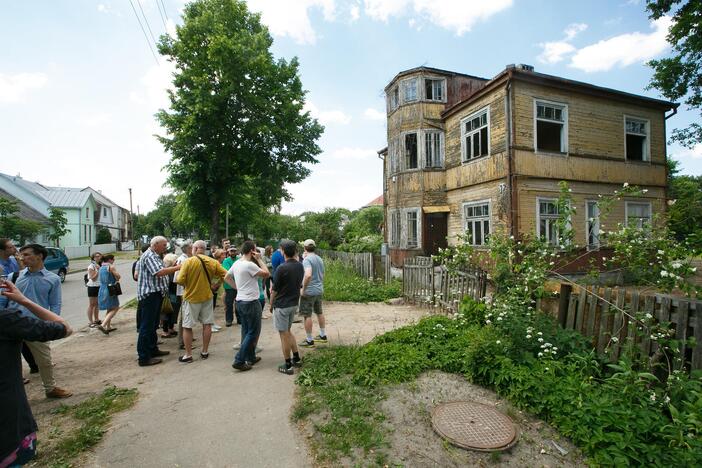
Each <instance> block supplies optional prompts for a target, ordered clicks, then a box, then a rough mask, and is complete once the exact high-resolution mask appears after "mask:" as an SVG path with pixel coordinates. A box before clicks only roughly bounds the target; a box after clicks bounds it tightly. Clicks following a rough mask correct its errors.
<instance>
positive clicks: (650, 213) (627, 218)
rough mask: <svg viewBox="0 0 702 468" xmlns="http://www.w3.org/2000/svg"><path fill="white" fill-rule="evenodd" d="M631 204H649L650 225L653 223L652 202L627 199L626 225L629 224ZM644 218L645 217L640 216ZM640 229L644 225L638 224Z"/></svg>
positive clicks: (625, 206)
mask: <svg viewBox="0 0 702 468" xmlns="http://www.w3.org/2000/svg"><path fill="white" fill-rule="evenodd" d="M631 205H644V206H648V224H649V226H650V225H651V224H652V223H653V206H652V205H651V202H642V201H627V202H624V224H625V226H627V227H628V226H629V206H631ZM639 219H643V218H639ZM638 227H639V229H642V228H643V226H638Z"/></svg>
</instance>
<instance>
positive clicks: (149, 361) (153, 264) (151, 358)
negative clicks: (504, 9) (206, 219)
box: [137, 236, 180, 366]
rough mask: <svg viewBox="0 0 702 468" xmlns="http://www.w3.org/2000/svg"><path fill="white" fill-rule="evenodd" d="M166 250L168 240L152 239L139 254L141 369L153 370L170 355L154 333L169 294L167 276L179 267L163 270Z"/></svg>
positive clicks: (139, 346)
mask: <svg viewBox="0 0 702 468" xmlns="http://www.w3.org/2000/svg"><path fill="white" fill-rule="evenodd" d="M167 246H168V240H167V239H166V238H165V237H163V236H156V237H154V238H153V239H151V247H149V248H148V249H147V250H146V252H144V253H143V254H141V257H140V258H139V263H138V265H137V270H138V271H139V280H138V282H137V298H138V299H139V302H140V303H141V305H142V310H141V313H142V316H141V322H140V323H139V338H138V340H137V352H138V353H139V365H140V366H153V365H155V364H159V363H160V362H161V361H162V360H161V359H160V358H159V356H165V355H167V354H169V352H168V351H161V350H160V349H158V346H157V344H156V343H157V342H158V337H157V335H156V329H157V328H158V320H159V316H160V314H161V303H162V302H163V297H164V296H165V295H166V294H168V275H170V274H171V273H174V272H176V271H178V270H180V265H175V266H172V267H168V268H166V267H164V266H163V259H162V258H161V257H162V255H163V254H164V253H166V249H167Z"/></svg>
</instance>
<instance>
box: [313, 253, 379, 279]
mask: <svg viewBox="0 0 702 468" xmlns="http://www.w3.org/2000/svg"><path fill="white" fill-rule="evenodd" d="M317 252H318V253H319V255H321V256H322V257H325V258H329V259H331V260H339V261H341V262H342V263H344V264H346V265H349V266H351V267H352V268H353V269H354V271H355V272H356V273H358V274H359V275H360V276H362V277H364V278H366V279H373V278H375V268H374V265H373V254H372V253H370V252H360V253H352V252H337V251H336V250H318V251H317Z"/></svg>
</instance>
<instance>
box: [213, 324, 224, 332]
mask: <svg viewBox="0 0 702 468" xmlns="http://www.w3.org/2000/svg"><path fill="white" fill-rule="evenodd" d="M221 329H222V327H220V326H219V325H217V324H214V323H213V324H212V333H217V332H218V331H220V330H221Z"/></svg>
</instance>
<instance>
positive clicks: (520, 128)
mask: <svg viewBox="0 0 702 468" xmlns="http://www.w3.org/2000/svg"><path fill="white" fill-rule="evenodd" d="M385 93H386V97H387V138H388V144H387V148H385V149H383V150H381V151H380V154H381V155H382V156H383V160H384V165H383V172H384V177H383V181H384V186H383V195H384V206H385V215H386V216H385V220H386V221H385V222H386V229H385V236H386V242H387V243H388V247H389V251H390V254H391V257H392V262H393V264H395V265H401V264H402V263H403V262H404V259H405V258H407V257H411V256H415V255H429V254H435V253H436V252H437V250H438V249H439V248H440V247H445V246H446V245H448V244H449V243H455V242H456V240H457V235H458V234H469V236H470V239H471V242H472V244H473V245H475V246H476V247H478V248H481V247H483V246H485V245H486V239H487V237H488V236H489V235H490V233H491V232H494V231H495V230H496V229H498V228H502V229H506V230H507V231H508V232H510V233H511V234H512V235H514V236H519V235H521V234H526V233H528V234H531V235H534V236H540V237H542V238H544V239H546V240H548V241H554V240H555V237H556V233H555V229H556V228H555V219H556V218H557V217H558V213H557V206H556V204H555V200H556V199H557V198H558V195H559V188H558V183H559V181H562V180H564V181H567V182H568V183H569V184H570V188H571V189H572V197H573V203H575V204H576V205H577V206H576V208H577V210H576V214H575V215H574V217H573V219H571V225H572V226H573V229H574V235H575V242H576V243H578V244H579V245H584V246H588V247H589V248H591V249H595V248H597V247H598V246H599V238H598V236H599V232H600V230H602V229H603V228H610V227H611V228H614V227H615V225H616V224H617V223H621V222H625V221H626V222H636V223H645V222H648V221H650V220H651V218H652V216H653V214H654V213H656V212H661V211H663V210H664V209H665V199H666V175H667V165H666V142H665V124H666V119H667V118H668V117H669V116H670V115H673V114H674V113H675V110H676V109H677V104H675V103H672V102H668V101H662V100H658V99H652V98H649V97H644V96H638V95H634V94H630V93H625V92H622V91H617V90H613V89H608V88H603V87H599V86H595V85H591V84H588V83H583V82H578V81H573V80H568V79H564V78H560V77H557V76H552V75H546V74H542V73H537V72H535V71H534V70H533V67H530V66H527V65H516V66H515V65H510V66H507V67H506V68H505V70H503V71H502V72H501V73H499V74H498V75H497V76H495V77H494V78H492V79H485V78H479V77H475V76H471V75H465V74H461V73H454V72H449V71H445V70H438V69H434V68H428V67H418V68H413V69H411V70H407V71H403V72H400V73H398V74H397V75H396V76H395V77H394V78H393V79H392V81H391V82H390V83H389V84H388V85H387V87H386V88H385ZM671 110H672V112H671V113H670V114H666V113H667V112H668V111H671ZM624 183H628V184H631V185H638V186H640V187H642V188H644V189H647V192H646V193H645V195H644V197H643V198H632V199H626V200H622V201H621V202H620V203H618V204H617V205H616V206H614V208H613V209H612V211H611V213H610V214H609V216H608V217H607V219H606V223H607V225H608V226H607V227H606V226H604V223H605V220H602V224H601V223H600V217H599V209H598V206H597V200H598V195H609V194H612V193H613V192H614V190H616V189H618V188H621V187H622V185H623V184H624Z"/></svg>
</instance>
